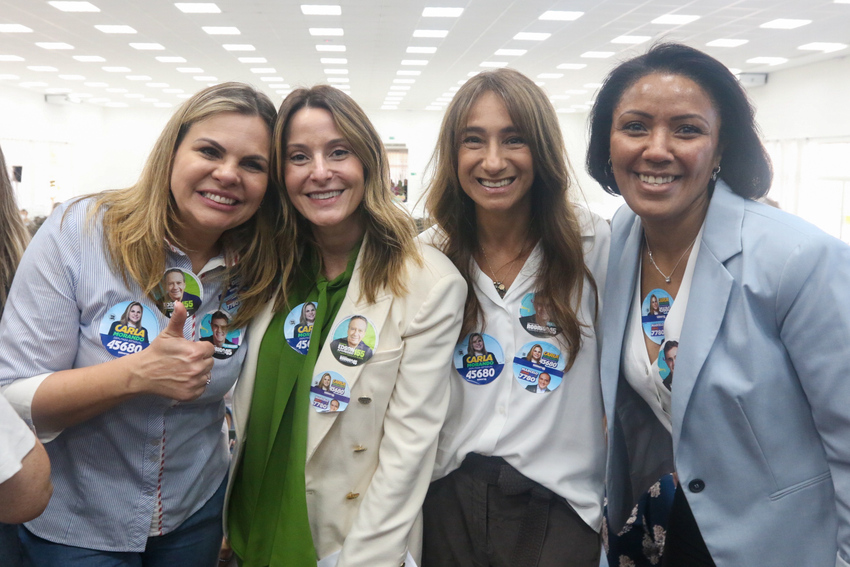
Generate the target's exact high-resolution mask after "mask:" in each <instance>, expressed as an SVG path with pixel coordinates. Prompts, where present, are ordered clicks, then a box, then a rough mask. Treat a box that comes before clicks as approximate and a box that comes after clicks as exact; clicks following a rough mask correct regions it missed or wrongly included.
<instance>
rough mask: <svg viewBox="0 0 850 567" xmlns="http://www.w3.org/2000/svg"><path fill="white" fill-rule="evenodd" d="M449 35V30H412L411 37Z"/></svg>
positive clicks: (441, 36) (440, 36)
mask: <svg viewBox="0 0 850 567" xmlns="http://www.w3.org/2000/svg"><path fill="white" fill-rule="evenodd" d="M447 35H449V30H413V37H433V38H443V37H446V36H447Z"/></svg>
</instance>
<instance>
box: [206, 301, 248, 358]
mask: <svg viewBox="0 0 850 567" xmlns="http://www.w3.org/2000/svg"><path fill="white" fill-rule="evenodd" d="M198 332H199V335H200V340H201V341H203V342H207V343H212V344H213V346H214V347H215V352H214V353H213V358H217V359H219V360H222V359H227V358H230V357H231V356H233V353H235V352H236V350H237V349H238V348H239V344H240V340H241V338H242V331H240V330H239V329H233V330H231V329H230V316H229V315H228V314H227V313H225V312H224V311H222V310H221V309H219V310H218V311H213V312H212V313H207V314H206V315H204V316H203V318H202V319H201V328H200V329H199V331H198Z"/></svg>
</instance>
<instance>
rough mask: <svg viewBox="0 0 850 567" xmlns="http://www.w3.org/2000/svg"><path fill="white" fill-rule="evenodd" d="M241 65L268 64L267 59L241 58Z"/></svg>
mask: <svg viewBox="0 0 850 567" xmlns="http://www.w3.org/2000/svg"><path fill="white" fill-rule="evenodd" d="M239 62H240V63H268V61H267V60H266V58H265V57H240V58H239Z"/></svg>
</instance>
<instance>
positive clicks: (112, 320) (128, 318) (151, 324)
mask: <svg viewBox="0 0 850 567" xmlns="http://www.w3.org/2000/svg"><path fill="white" fill-rule="evenodd" d="M158 334H159V323H158V322H157V319H156V314H155V313H154V312H153V311H151V310H150V309H148V308H147V307H145V306H144V305H142V304H141V303H139V302H138V301H122V302H121V303H118V304H116V305H113V306H112V307H110V308H109V310H108V311H107V312H106V315H104V316H103V319H101V321H100V341H101V343H102V344H103V346H104V347H105V348H106V350H107V352H109V354H111V355H112V356H126V355H128V354H133V353H136V352H141V351H142V350H144V349H146V348H147V347H148V346H149V345H150V343H151V341H152V340H153V339H154V337H156V336H157V335H158Z"/></svg>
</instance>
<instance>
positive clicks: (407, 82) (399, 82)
mask: <svg viewBox="0 0 850 567" xmlns="http://www.w3.org/2000/svg"><path fill="white" fill-rule="evenodd" d="M415 82H416V79H393V83H395V84H397V85H412V84H413V83H415Z"/></svg>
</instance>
